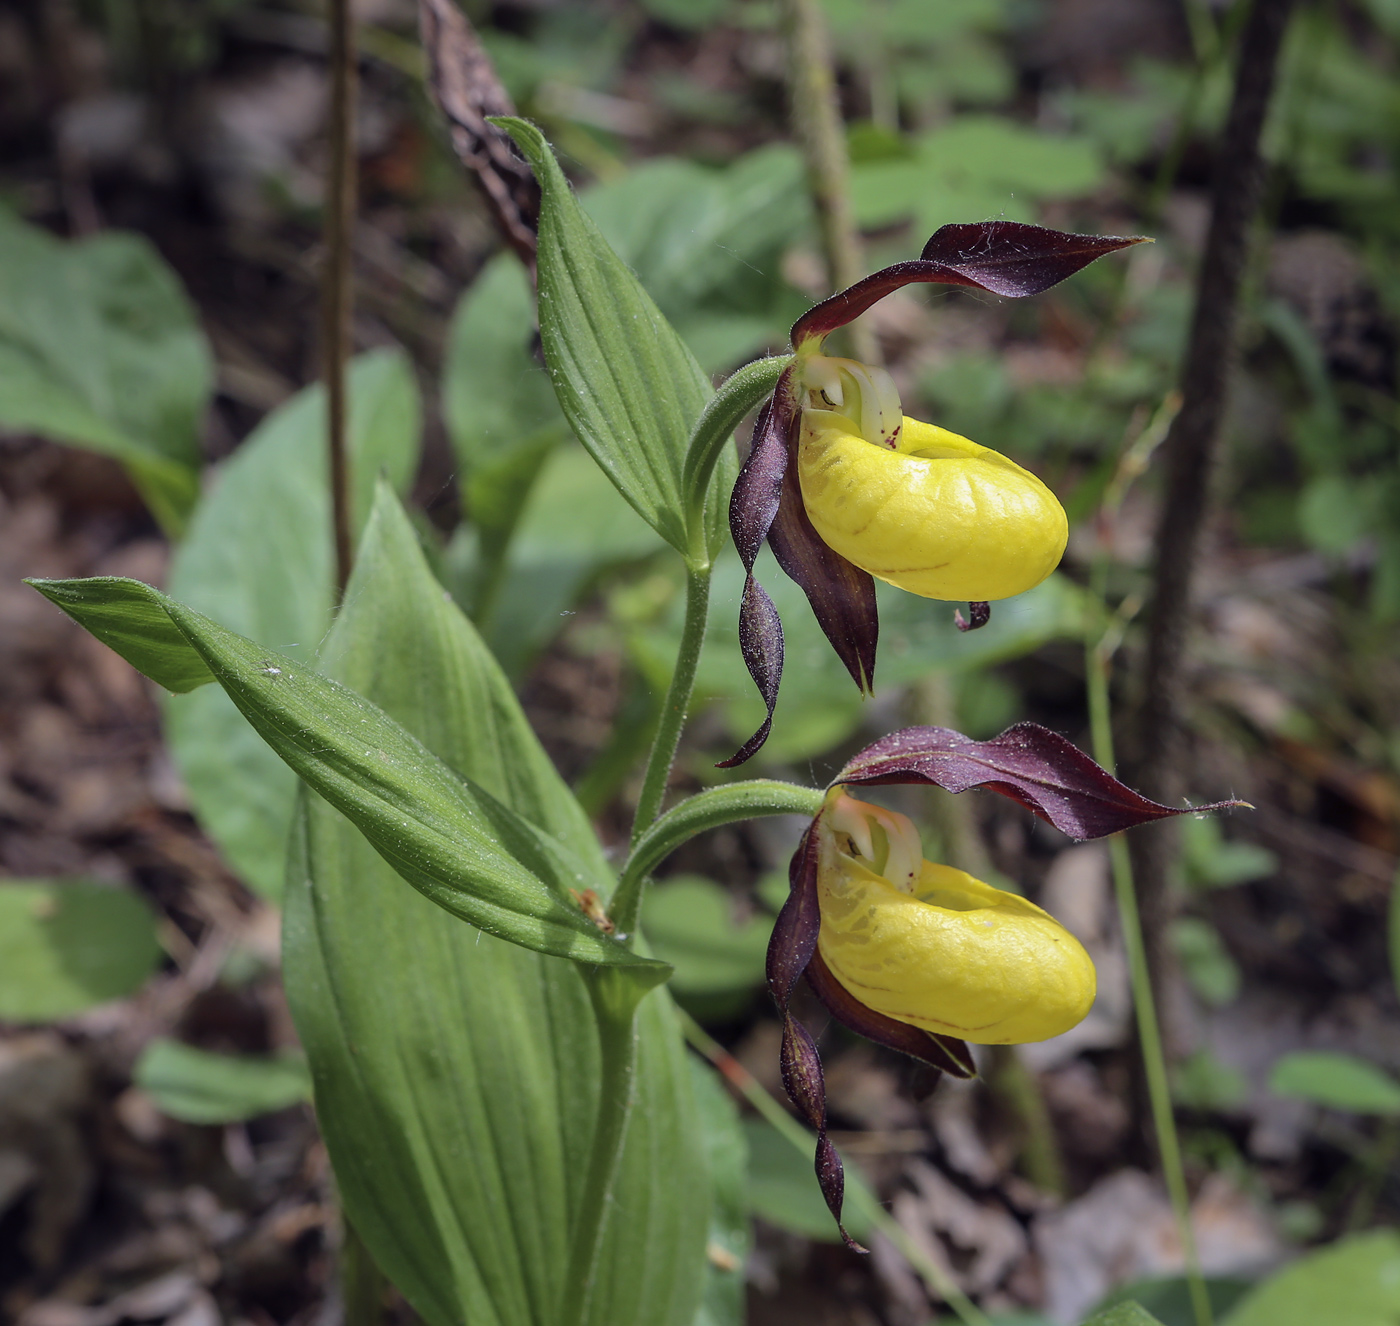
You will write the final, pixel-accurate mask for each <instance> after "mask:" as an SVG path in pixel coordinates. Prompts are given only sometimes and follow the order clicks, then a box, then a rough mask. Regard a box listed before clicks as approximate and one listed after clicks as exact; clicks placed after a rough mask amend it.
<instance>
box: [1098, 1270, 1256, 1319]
mask: <svg viewBox="0 0 1400 1326" xmlns="http://www.w3.org/2000/svg"><path fill="white" fill-rule="evenodd" d="M1205 1286H1206V1296H1207V1297H1208V1298H1209V1299H1210V1306H1211V1312H1212V1314H1213V1316H1214V1319H1215V1320H1216V1321H1219V1320H1220V1319H1221V1318H1222V1317H1223V1316H1224V1315H1225V1314H1226V1313H1227V1312H1229V1310H1230V1309H1231V1308H1233V1307H1234V1306H1235V1304H1236V1303H1238V1302H1239V1301H1240V1299H1242V1298H1243V1297H1244V1296H1245V1295H1246V1294H1247V1293H1249V1291H1250V1290H1251V1289H1252V1288H1253V1287H1254V1286H1253V1285H1252V1284H1251V1283H1250V1282H1249V1281H1248V1280H1238V1279H1233V1278H1227V1277H1225V1276H1207V1277H1205ZM1124 1304H1133V1305H1136V1306H1137V1307H1140V1308H1145V1309H1146V1310H1147V1312H1148V1313H1149V1314H1150V1318H1149V1319H1150V1320H1151V1321H1154V1322H1156V1321H1160V1322H1161V1324H1162V1326H1196V1313H1195V1309H1194V1308H1193V1307H1192V1303H1191V1285H1190V1282H1189V1281H1188V1280H1187V1279H1186V1277H1185V1276H1184V1275H1165V1276H1152V1277H1150V1278H1148V1279H1145V1280H1136V1281H1134V1282H1133V1283H1131V1284H1127V1285H1122V1286H1120V1287H1119V1288H1118V1289H1115V1290H1114V1291H1113V1292H1112V1293H1111V1294H1109V1295H1108V1297H1107V1298H1106V1299H1104V1301H1103V1302H1101V1303H1100V1304H1099V1305H1098V1307H1097V1309H1096V1312H1097V1313H1098V1314H1100V1315H1102V1314H1103V1313H1104V1312H1107V1311H1109V1310H1110V1309H1114V1308H1118V1307H1120V1306H1122V1305H1124ZM1091 1320H1094V1321H1097V1320H1098V1317H1097V1316H1096V1317H1093V1318H1091Z"/></svg>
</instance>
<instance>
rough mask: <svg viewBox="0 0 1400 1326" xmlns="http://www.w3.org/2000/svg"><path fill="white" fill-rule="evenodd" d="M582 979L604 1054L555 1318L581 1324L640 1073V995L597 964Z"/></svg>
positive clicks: (570, 1325)
mask: <svg viewBox="0 0 1400 1326" xmlns="http://www.w3.org/2000/svg"><path fill="white" fill-rule="evenodd" d="M585 970H586V969H585ZM584 979H585V982H586V983H587V985H588V994H589V998H590V999H591V1000H592V1001H593V1013H594V1018H595V1020H596V1022H597V1025H598V1046H599V1050H600V1053H601V1058H600V1062H599V1081H598V1115H597V1118H596V1119H595V1120H594V1124H593V1143H592V1146H591V1147H590V1148H589V1153H588V1173H587V1175H586V1176H585V1178H584V1183H583V1195H582V1198H581V1199H580V1202H579V1209H578V1217H577V1220H576V1221H575V1224H574V1227H573V1237H572V1241H571V1244H570V1248H569V1265H568V1268H567V1270H566V1271H565V1273H564V1283H563V1286H562V1289H561V1293H560V1298H559V1311H558V1313H557V1314H556V1317H555V1320H556V1322H557V1323H558V1326H580V1323H582V1322H583V1321H585V1320H587V1317H588V1306H589V1300H590V1298H591V1297H592V1294H593V1278H594V1274H595V1272H596V1271H597V1266H598V1249H599V1248H600V1247H601V1246H602V1241H603V1230H604V1228H605V1227H606V1225H607V1219H608V1206H609V1204H610V1202H611V1200H612V1189H613V1184H614V1182H615V1181H616V1179H617V1169H618V1163H619V1161H620V1160H621V1158H622V1144H623V1142H624V1140H625V1139H626V1137H627V1123H628V1120H629V1119H630V1118H631V1115H632V1100H633V1095H634V1090H635V1086H636V1075H637V1028H636V1018H635V1015H636V1011H637V996H636V994H635V991H634V990H633V989H632V988H631V984H632V983H631V982H630V981H629V980H628V978H627V977H625V976H621V975H619V973H617V972H615V971H607V970H600V969H596V968H595V969H594V970H593V971H592V972H590V973H589V974H587V975H586V976H585V978H584ZM639 1233H640V1231H639Z"/></svg>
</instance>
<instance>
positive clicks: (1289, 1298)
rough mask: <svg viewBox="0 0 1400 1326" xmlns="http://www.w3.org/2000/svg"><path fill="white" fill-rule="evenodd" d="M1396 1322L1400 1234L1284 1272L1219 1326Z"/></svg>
mask: <svg viewBox="0 0 1400 1326" xmlns="http://www.w3.org/2000/svg"><path fill="white" fill-rule="evenodd" d="M1397 1320H1400V1234H1397V1233H1396V1232H1395V1230H1393V1229H1384V1230H1375V1231H1374V1232H1372V1233H1369V1234H1355V1235H1353V1236H1352V1237H1351V1238H1346V1239H1342V1240H1340V1241H1339V1242H1337V1243H1334V1244H1332V1246H1331V1247H1327V1248H1322V1249H1320V1250H1319V1251H1317V1252H1314V1253H1311V1254H1309V1255H1308V1256H1306V1257H1303V1258H1301V1259H1300V1260H1298V1261H1296V1262H1294V1263H1293V1265H1291V1266H1288V1267H1285V1268H1284V1269H1283V1270H1282V1271H1280V1272H1279V1273H1278V1274H1277V1275H1275V1276H1272V1277H1270V1278H1269V1279H1268V1280H1266V1281H1265V1282H1264V1283H1263V1284H1261V1285H1260V1286H1259V1287H1258V1288H1256V1289H1255V1290H1254V1292H1253V1293H1251V1294H1250V1295H1249V1296H1248V1297H1246V1298H1245V1299H1244V1301H1243V1302H1242V1303H1241V1304H1240V1305H1239V1306H1238V1307H1237V1308H1236V1309H1235V1310H1234V1311H1233V1312H1231V1313H1230V1315H1229V1316H1228V1317H1226V1318H1225V1319H1224V1320H1223V1321H1222V1322H1221V1323H1220V1326H1323V1324H1324V1323H1325V1324H1326V1326H1394V1323H1395V1322H1396V1321H1397Z"/></svg>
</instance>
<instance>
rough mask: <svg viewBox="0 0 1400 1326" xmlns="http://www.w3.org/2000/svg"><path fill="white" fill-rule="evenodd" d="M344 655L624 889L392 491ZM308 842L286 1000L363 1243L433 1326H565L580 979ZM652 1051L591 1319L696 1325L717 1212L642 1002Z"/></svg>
mask: <svg viewBox="0 0 1400 1326" xmlns="http://www.w3.org/2000/svg"><path fill="white" fill-rule="evenodd" d="M326 656H327V658H328V659H329V660H331V665H332V667H333V669H334V671H335V673H336V675H337V676H339V677H340V678H341V679H342V680H343V681H345V682H347V683H349V684H352V685H354V686H355V687H356V688H357V689H359V690H361V691H363V692H364V693H365V694H366V695H368V696H369V697H370V698H372V699H374V700H375V701H377V702H378V703H380V704H382V705H383V706H384V708H385V709H386V710H387V711H388V713H389V714H390V715H392V716H393V717H394V718H396V719H397V720H399V721H400V722H402V723H403V724H404V725H405V727H406V728H407V729H408V730H410V731H412V732H413V733H414V734H415V735H416V736H417V737H419V738H420V739H421V740H422V741H423V742H424V743H425V745H426V747H427V748H428V749H430V750H431V751H432V752H433V753H434V757H436V758H441V759H442V760H444V761H445V762H446V763H447V765H448V766H450V767H451V768H452V769H453V770H454V771H455V773H456V774H457V775H459V776H460V777H463V778H469V779H473V780H477V781H479V782H480V784H481V785H482V786H483V787H484V788H485V789H486V791H487V792H490V793H492V794H494V795H495V796H496V797H498V798H500V800H501V801H502V803H504V804H505V805H508V806H509V807H510V808H511V809H512V810H513V811H514V812H515V813H517V814H519V815H521V816H523V817H528V818H529V819H531V820H533V821H534V823H535V825H536V826H537V827H538V828H539V829H541V830H548V831H550V832H552V833H553V834H555V835H556V836H557V837H559V838H560V839H562V840H566V841H568V842H570V843H571V844H572V845H574V846H575V847H576V848H577V850H578V852H579V855H580V857H581V858H583V859H585V860H586V861H587V862H588V864H589V870H590V871H591V872H592V874H591V875H590V876H589V882H591V885H592V886H593V887H596V888H598V889H599V890H602V889H604V888H605V887H606V881H607V875H608V872H607V870H606V867H605V865H604V863H603V861H602V859H601V856H600V854H599V851H598V848H597V846H596V844H593V845H592V847H591V850H589V851H587V852H585V849H584V847H583V845H582V841H581V840H582V838H583V837H584V836H587V837H588V838H589V839H590V840H591V836H592V835H591V830H590V828H589V826H588V824H587V822H586V820H585V819H584V818H583V816H582V814H581V812H580V811H579V810H578V807H577V805H576V804H575V803H574V802H573V799H572V797H571V795H570V793H569V792H568V790H567V788H566V787H565V786H564V784H563V783H562V781H561V780H560V779H559V777H558V775H557V774H556V773H555V772H554V770H553V768H552V766H551V765H550V763H549V761H548V758H547V757H546V756H545V754H544V752H543V751H542V750H541V748H540V746H539V744H538V742H537V741H536V740H535V738H534V736H533V735H532V734H531V732H530V730H529V728H528V726H527V724H526V723H525V720H524V718H523V716H522V715H521V713H520V710H519V707H518V705H517V703H516V701H515V698H514V696H513V694H512V692H511V689H510V687H509V685H508V684H507V682H506V680H505V678H504V677H503V675H502V674H501V672H500V670H499V668H497V667H496V666H495V664H494V663H493V662H492V660H491V658H490V656H489V654H488V653H487V652H486V651H485V649H484V647H483V646H482V643H481V641H480V639H479V638H478V637H477V636H476V634H475V632H474V631H473V629H472V627H471V626H470V624H469V623H468V622H467V621H466V619H465V618H463V617H462V616H461V614H460V613H459V612H458V611H457V609H456V608H455V607H454V606H453V605H452V604H450V603H448V602H445V601H444V599H443V595H442V592H441V589H440V588H439V587H438V585H437V583H436V582H435V581H434V579H433V577H432V576H431V574H430V572H429V571H428V569H427V567H426V565H425V564H424V562H423V558H422V555H421V553H420V551H419V549H418V547H417V545H416V542H415V540H414V537H413V534H412V531H411V529H410V528H409V526H408V523H407V521H406V519H405V518H404V516H403V515H402V513H401V512H400V511H399V510H398V509H397V507H396V505H395V504H394V503H393V502H392V500H391V499H388V498H387V495H386V497H385V499H383V500H382V501H381V504H380V506H379V507H378V508H377V512H376V516H375V518H374V520H372V521H371V524H370V526H369V528H368V529H367V531H366V534H365V539H364V544H363V547H362V549H361V555H360V560H359V563H358V566H357V569H356V572H355V576H354V578H353V580H352V581H351V586H350V594H349V596H348V599H347V604H346V608H345V610H344V612H343V614H342V615H341V617H340V619H339V621H338V622H337V624H336V627H335V630H334V632H333V633H332V635H331V637H330V639H329V640H328V641H327V646H326ZM298 825H299V827H298V831H297V834H296V837H295V840H294V851H293V855H292V862H291V866H290V871H289V888H288V892H287V901H286V906H287V911H286V927H285V957H286V961H285V972H286V981H287V988H288V997H289V999H290V1001H291V1005H292V1011H293V1014H294V1016H295V1018H296V1022H297V1027H298V1030H299V1032H300V1034H301V1037H302V1041H303V1043H304V1044H305V1045H306V1047H307V1052H308V1055H309V1056H310V1060H311V1066H312V1073H313V1076H314V1079H315V1083H316V1106H317V1117H318V1119H319V1121H320V1124H321V1127H322V1130H323V1133H324V1135H325V1137H326V1141H327V1145H328V1147H329V1149H330V1153H331V1157H332V1161H333V1163H334V1165H335V1170H336V1176H337V1181H338V1183H339V1186H340V1189H341V1192H342V1194H343V1196H344V1200H345V1203H346V1207H347V1210H348V1212H349V1213H350V1216H351V1218H352V1219H353V1221H354V1224H355V1227H356V1228H357V1229H358V1230H359V1231H360V1233H361V1235H362V1236H363V1238H364V1239H365V1242H366V1244H367V1245H368V1246H369V1248H370V1249H371V1250H372V1252H373V1253H374V1256H375V1259H376V1261H377V1262H378V1263H379V1264H380V1265H381V1266H382V1267H383V1269H384V1271H385V1273H386V1274H387V1275H388V1276H389V1278H390V1279H391V1280H392V1281H393V1282H394V1283H395V1284H396V1285H397V1286H399V1288H400V1289H402V1290H403V1292H404V1293H405V1295H406V1296H407V1297H408V1299H409V1301H410V1302H411V1303H412V1304H413V1306H414V1307H415V1309H416V1310H417V1311H418V1312H419V1313H420V1314H421V1315H422V1316H423V1317H424V1318H425V1319H426V1320H427V1321H428V1322H429V1323H431V1326H460V1323H462V1322H468V1321H469V1322H471V1323H472V1326H478V1324H480V1326H552V1324H553V1322H554V1321H555V1320H556V1319H557V1306H558V1305H557V1296H558V1292H559V1287H560V1282H561V1279H562V1276H563V1273H564V1269H565V1266H566V1264H567V1261H568V1251H569V1236H570V1231H571V1226H572V1222H573V1219H574V1217H575V1214H576V1212H577V1208H578V1203H579V1199H580V1194H581V1190H582V1187H583V1176H584V1169H585V1167H586V1164H587V1153H588V1146H589V1140H590V1136H591V1132H592V1126H593V1113H594V1109H595V1108H596V1106H595V1102H596V1099H597V1091H598V1049H597V1036H596V1031H595V1025H594V1021H593V1015H592V1012H591V1009H590V1004H589V999H588V995H587V992H586V990H585V986H584V981H583V977H582V975H581V974H580V971H579V969H578V967H577V966H576V965H575V964H573V963H569V962H564V961H561V960H559V959H555V958H548V957H543V956H540V955H539V954H536V953H531V952H528V951H526V950H524V949H522V948H518V947H516V946H514V945H510V944H505V943H502V942H500V941H498V940H496V939H493V938H492V937H491V936H490V935H485V934H482V933H481V932H480V931H478V930H475V929H473V928H472V927H471V926H468V925H464V924H458V923H454V922H452V921H450V920H447V919H446V918H444V917H443V916H442V913H441V912H440V911H439V910H438V909H436V908H435V907H433V906H432V905H431V904H430V903H428V902H427V901H426V900H425V899H424V898H422V897H421V896H420V895H418V894H417V893H415V892H414V891H412V890H410V889H408V888H405V887H404V886H403V884H402V882H401V881H400V880H399V879H397V878H396V877H395V875H394V874H393V872H392V871H390V870H389V869H388V868H387V866H386V865H385V864H384V862H383V861H382V860H381V859H380V858H379V857H378V856H376V855H375V854H374V853H373V852H372V851H370V850H368V847H367V845H366V844H365V842H364V841H363V839H362V838H361V837H360V836H359V835H358V834H356V833H355V832H354V831H353V830H352V829H351V828H350V826H349V825H347V824H346V823H345V822H344V820H343V819H342V818H341V817H340V816H339V815H338V814H336V813H335V812H334V811H333V810H332V809H330V808H329V807H328V806H327V805H326V804H325V803H324V802H322V801H320V800H319V799H318V798H316V797H313V796H307V797H306V798H305V803H304V806H303V808H302V813H301V814H300V815H299V818H298ZM581 882H582V881H581ZM638 1034H639V1037H640V1043H639V1056H640V1057H639V1064H638V1079H637V1100H636V1104H635V1107H634V1111H633V1115H632V1121H631V1127H630V1130H629V1133H628V1138H627V1143H626V1146H625V1149H624V1153H623V1158H622V1163H621V1170H620V1173H619V1176H618V1180H617V1184H616V1186H615V1188H614V1192H613V1201H612V1209H613V1210H614V1211H616V1212H617V1220H616V1222H615V1223H613V1224H610V1226H609V1227H608V1229H607V1230H606V1231H605V1237H604V1253H603V1258H602V1264H601V1267H600V1276H599V1281H598V1287H597V1290H596V1291H595V1298H594V1301H593V1312H592V1314H591V1315H590V1318H589V1321H590V1323H591V1326H613V1324H614V1323H616V1326H652V1324H653V1323H655V1324H656V1326H689V1323H690V1322H691V1320H692V1318H693V1314H694V1311H695V1304H696V1302H697V1300H698V1296H699V1289H700V1277H701V1273H702V1270H703V1261H704V1246H705V1229H706V1220H707V1215H708V1209H709V1202H708V1197H707V1194H706V1174H705V1165H704V1157H703V1155H702V1154H701V1152H700V1148H699V1144H698V1138H697V1133H698V1119H697V1115H696V1108H695V1102H694V1096H693V1087H692V1084H691V1081H690V1078H689V1068H688V1065H687V1064H686V1062H685V1058H684V1055H683V1051H682V1049H681V1045H680V1039H679V1036H678V1034H677V1031H676V1028H675V1024H674V1019H673V1016H672V1013H671V1009H670V1005H669V1002H668V1001H667V999H666V996H665V994H664V993H663V992H657V993H654V994H652V995H651V996H649V997H648V998H647V999H646V1000H645V1001H644V1002H643V1003H642V1006H641V1009H640V1011H639V1022H638ZM678 1192H684V1193H685V1194H686V1198H687V1200H685V1201H677V1200H676V1194H677V1193H678ZM641 1231H645V1233H644V1236H642V1234H641Z"/></svg>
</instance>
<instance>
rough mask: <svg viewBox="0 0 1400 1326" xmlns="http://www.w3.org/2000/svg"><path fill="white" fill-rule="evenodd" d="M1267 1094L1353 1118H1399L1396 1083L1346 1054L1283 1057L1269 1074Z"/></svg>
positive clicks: (1300, 1052) (1311, 1052)
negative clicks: (1294, 1099)
mask: <svg viewBox="0 0 1400 1326" xmlns="http://www.w3.org/2000/svg"><path fill="white" fill-rule="evenodd" d="M1269 1090H1271V1091H1274V1092H1276V1093H1277V1094H1278V1095H1280V1096H1294V1097H1296V1098H1298V1099H1299V1100H1310V1101H1312V1102H1314V1104H1317V1105H1325V1106H1327V1107H1328V1108H1329V1109H1334V1110H1350V1111H1352V1112H1353V1113H1355V1114H1400V1082H1397V1081H1396V1080H1395V1079H1394V1078H1393V1077H1391V1076H1390V1074H1389V1073H1387V1072H1385V1071H1384V1070H1382V1069H1380V1068H1377V1067H1376V1066H1375V1065H1374V1064H1371V1063H1367V1061H1366V1060H1365V1059H1358V1058H1356V1057H1355V1056H1354V1055H1350V1054H1334V1053H1330V1052H1328V1051H1326V1050H1297V1051H1295V1052H1294V1053H1293V1054H1285V1055H1284V1056H1283V1058H1282V1059H1280V1060H1279V1061H1278V1062H1277V1063H1276V1064H1274V1067H1273V1071H1272V1072H1271V1073H1270V1074H1269Z"/></svg>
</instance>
